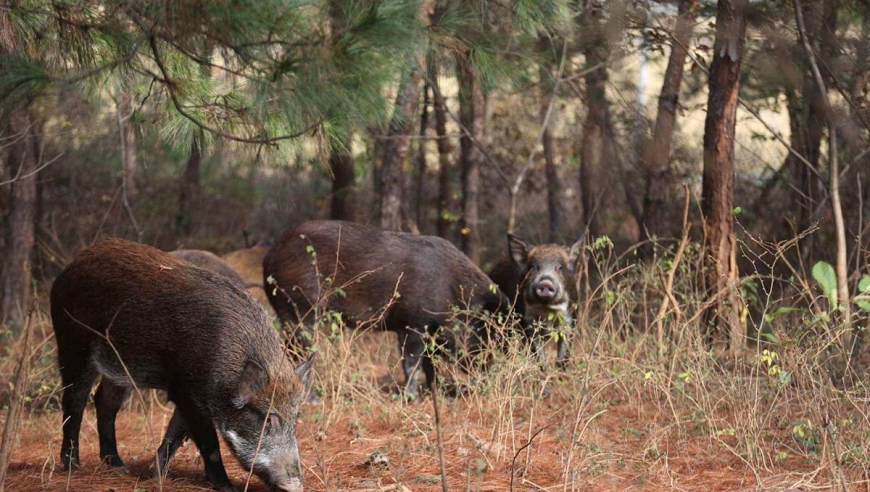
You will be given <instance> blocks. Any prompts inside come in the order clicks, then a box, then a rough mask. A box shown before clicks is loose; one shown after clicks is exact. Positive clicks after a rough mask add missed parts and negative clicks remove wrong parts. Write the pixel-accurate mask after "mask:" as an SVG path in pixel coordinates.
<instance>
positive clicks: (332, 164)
mask: <svg viewBox="0 0 870 492" xmlns="http://www.w3.org/2000/svg"><path fill="white" fill-rule="evenodd" d="M345 7H346V5H345V4H344V3H343V2H340V1H337V0H330V1H329V20H330V24H331V26H330V27H331V28H332V30H331V33H330V34H331V36H330V40H329V42H330V43H331V44H333V45H334V44H335V43H336V42H337V39H338V38H340V36H341V35H342V33H343V31H344V30H345V29H347V12H346V10H345ZM352 143H353V136H352V132H351V131H350V130H348V133H347V134H346V135H345V136H344V139H343V141H342V142H341V145H337V146H333V147H332V148H330V151H329V170H330V173H331V175H332V176H331V177H332V200H331V204H330V210H329V217H330V218H331V219H333V220H349V221H354V220H356V172H355V169H354V161H353V154H352V153H351V144H352Z"/></svg>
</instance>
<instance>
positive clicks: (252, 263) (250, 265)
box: [221, 246, 276, 318]
mask: <svg viewBox="0 0 870 492" xmlns="http://www.w3.org/2000/svg"><path fill="white" fill-rule="evenodd" d="M268 252H269V248H268V247H267V246H252V247H250V248H245V249H240V250H237V251H233V252H231V253H227V254H225V255H223V256H222V257H221V259H222V260H223V261H224V262H225V263H226V264H227V265H229V266H230V267H231V268H232V269H233V270H235V271H236V272H237V273H238V274H239V276H241V277H242V279H243V280H244V281H245V285H247V287H248V292H250V293H251V295H252V296H254V299H256V300H257V302H259V303H260V304H261V305H262V306H263V309H265V310H266V312H267V313H268V314H269V315H270V316H271V317H273V318H274V317H275V316H276V314H275V311H274V310H272V305H271V304H269V298H268V297H266V290H265V289H264V287H263V258H264V257H265V256H266V253H268Z"/></svg>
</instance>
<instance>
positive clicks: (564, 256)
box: [489, 234, 583, 367]
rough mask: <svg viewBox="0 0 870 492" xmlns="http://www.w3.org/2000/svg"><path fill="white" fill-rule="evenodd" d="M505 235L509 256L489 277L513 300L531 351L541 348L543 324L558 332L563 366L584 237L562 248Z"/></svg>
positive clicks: (536, 353) (572, 318) (560, 364)
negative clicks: (535, 243)
mask: <svg viewBox="0 0 870 492" xmlns="http://www.w3.org/2000/svg"><path fill="white" fill-rule="evenodd" d="M507 236H508V253H509V257H508V258H503V259H502V260H501V261H499V262H498V263H497V264H496V265H495V267H493V269H492V271H491V272H490V274H489V277H490V278H491V279H492V281H493V282H495V283H496V285H498V286H499V288H500V289H501V290H502V291H503V292H504V293H505V295H507V296H508V297H509V298H511V299H512V300H514V301H515V303H516V305H515V310H516V312H517V313H518V314H519V315H520V316H521V317H522V326H523V328H524V330H525V332H526V337H527V338H528V340H529V342H530V344H531V347H532V352H533V354H535V355H536V356H537V355H538V354H539V353H540V351H541V346H542V344H543V342H542V338H543V333H539V331H540V330H541V327H542V325H543V326H546V327H547V328H548V329H550V330H554V331H556V333H558V342H557V347H558V348H557V355H556V363H557V364H558V365H559V366H560V367H562V366H564V365H565V363H566V362H567V361H568V340H567V334H568V333H569V332H570V328H571V326H572V324H573V322H574V312H575V309H576V303H577V277H576V271H577V259H578V255H579V254H580V251H581V248H582V247H583V238H582V237H581V238H580V239H579V240H578V241H577V242H576V243H574V244H573V245H572V246H571V247H570V248H565V247H563V246H559V245H556V244H543V245H538V246H529V245H527V244H526V243H525V241H523V240H522V239H520V238H518V237H516V236H514V235H513V234H508V235H507Z"/></svg>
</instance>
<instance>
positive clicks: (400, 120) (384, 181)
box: [378, 69, 420, 231]
mask: <svg viewBox="0 0 870 492" xmlns="http://www.w3.org/2000/svg"><path fill="white" fill-rule="evenodd" d="M419 82H420V75H419V74H418V73H417V71H416V70H414V69H412V70H411V72H410V73H408V74H406V75H404V76H403V77H402V82H401V83H400V84H399V90H398V93H397V94H396V106H395V109H394V111H393V117H392V120H391V121H390V128H389V130H388V132H387V136H386V141H385V142H384V155H383V159H382V160H381V162H382V164H381V171H380V178H381V179H380V183H381V186H380V197H379V206H378V209H379V211H380V214H379V217H380V227H381V228H382V229H385V230H390V231H398V230H401V228H402V200H403V195H404V188H405V169H404V166H405V158H406V157H407V156H408V151H409V149H410V147H411V134H412V132H413V131H414V111H415V109H416V107H417V96H418V94H419V91H420V89H419Z"/></svg>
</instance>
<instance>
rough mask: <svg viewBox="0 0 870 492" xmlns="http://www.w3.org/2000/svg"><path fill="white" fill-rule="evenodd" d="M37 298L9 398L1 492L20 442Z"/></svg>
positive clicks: (1, 446) (1, 443)
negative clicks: (11, 460) (14, 451)
mask: <svg viewBox="0 0 870 492" xmlns="http://www.w3.org/2000/svg"><path fill="white" fill-rule="evenodd" d="M36 298H37V296H35V295H34V296H33V304H32V306H31V307H30V312H29V313H28V314H27V322H26V323H25V324H24V333H23V337H24V340H23V341H22V342H21V359H20V361H19V362H18V367H17V368H16V369H15V379H14V383H13V387H12V396H11V398H10V400H9V410H8V411H7V413H6V425H5V426H4V428H3V437H2V440H0V492H3V490H4V483H5V482H6V471H7V470H8V467H9V460H10V458H11V457H12V450H13V449H15V446H16V445H17V444H18V432H19V428H20V426H21V411H22V408H23V406H24V395H25V393H26V391H27V381H28V377H29V375H30V362H31V360H30V359H31V357H32V356H33V351H31V349H30V339H31V337H32V332H33V329H34V328H33V326H34V324H35V318H36V302H37V301H36Z"/></svg>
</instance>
